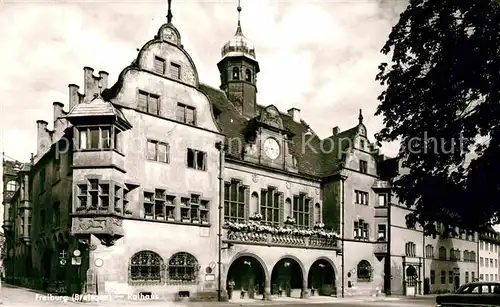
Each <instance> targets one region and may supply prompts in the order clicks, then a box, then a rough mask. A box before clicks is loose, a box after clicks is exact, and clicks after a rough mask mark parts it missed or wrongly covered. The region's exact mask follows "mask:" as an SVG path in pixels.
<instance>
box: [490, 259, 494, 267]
mask: <svg viewBox="0 0 500 307" xmlns="http://www.w3.org/2000/svg"><path fill="white" fill-rule="evenodd" d="M492 267H493V258H490V268H492Z"/></svg>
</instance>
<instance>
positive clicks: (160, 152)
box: [147, 140, 170, 163]
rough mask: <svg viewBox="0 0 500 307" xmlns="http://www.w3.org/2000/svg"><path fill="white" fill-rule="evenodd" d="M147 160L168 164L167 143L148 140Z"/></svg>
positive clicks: (168, 149)
mask: <svg viewBox="0 0 500 307" xmlns="http://www.w3.org/2000/svg"><path fill="white" fill-rule="evenodd" d="M147 144H148V145H147V146H148V153H147V156H148V160H150V161H157V162H163V163H168V160H169V159H168V157H169V151H170V148H169V146H168V144H167V143H162V142H158V141H153V140H148V143H147Z"/></svg>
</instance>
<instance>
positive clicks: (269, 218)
mask: <svg viewBox="0 0 500 307" xmlns="http://www.w3.org/2000/svg"><path fill="white" fill-rule="evenodd" d="M282 196H283V195H282V193H280V192H278V191H277V190H276V189H275V188H273V187H269V188H268V189H267V190H261V192H260V214H262V222H264V223H265V224H267V225H273V226H277V225H279V222H280V201H281V198H282Z"/></svg>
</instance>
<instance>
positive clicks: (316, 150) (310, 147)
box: [199, 83, 358, 177]
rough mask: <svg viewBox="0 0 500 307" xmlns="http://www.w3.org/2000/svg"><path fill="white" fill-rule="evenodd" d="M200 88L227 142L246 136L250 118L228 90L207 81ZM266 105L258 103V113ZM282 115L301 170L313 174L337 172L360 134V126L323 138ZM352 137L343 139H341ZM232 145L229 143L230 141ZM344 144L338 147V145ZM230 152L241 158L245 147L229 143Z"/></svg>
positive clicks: (231, 154)
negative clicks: (229, 97) (229, 96)
mask: <svg viewBox="0 0 500 307" xmlns="http://www.w3.org/2000/svg"><path fill="white" fill-rule="evenodd" d="M199 89H200V90H201V91H202V92H203V93H205V95H207V96H208V98H209V100H210V102H211V103H212V105H213V109H214V113H215V115H216V117H217V123H218V125H219V127H220V128H221V130H222V133H223V134H225V135H226V142H227V141H228V139H229V140H231V139H233V138H240V139H241V140H244V139H245V135H244V134H245V128H246V127H247V125H248V123H249V120H248V119H247V118H245V117H244V116H243V115H242V114H241V113H240V112H239V111H238V110H237V109H236V108H235V107H234V105H233V104H232V103H231V101H229V99H228V98H227V96H226V94H225V93H224V92H223V91H221V90H219V89H215V88H213V87H211V86H208V85H206V84H202V83H200V87H199ZM265 108H266V107H264V106H261V105H258V114H260V113H261V111H262V110H263V109H265ZM279 116H280V117H281V120H282V122H283V128H284V130H287V131H289V132H291V134H292V135H293V136H291V137H290V141H291V142H290V143H289V151H290V153H291V154H292V155H293V156H294V157H295V158H296V159H297V166H298V169H299V173H300V174H303V175H309V176H314V177H323V176H328V175H332V174H335V173H336V172H337V171H338V170H339V169H340V168H341V166H342V165H343V164H344V162H345V161H344V160H343V159H345V157H343V156H342V153H347V152H346V151H347V149H348V147H349V146H350V145H351V144H353V143H354V137H356V134H357V131H358V129H357V126H356V127H354V128H352V129H349V130H346V131H344V132H341V133H339V134H337V135H335V136H331V137H329V138H327V139H325V140H321V139H320V138H319V137H318V136H317V135H316V134H315V133H314V132H313V131H312V130H311V128H310V127H309V125H308V124H307V123H306V122H304V121H301V122H300V123H298V122H295V121H294V120H293V118H292V117H291V116H289V115H288V114H283V113H280V114H279ZM344 138H345V139H349V140H346V141H343V142H341V140H342V139H344ZM321 142H326V143H325V144H326V146H325V147H326V149H328V147H327V146H330V144H333V146H334V150H333V151H332V152H322V148H323V147H322V145H321ZM228 145H229V144H228ZM340 146H342V148H341V149H340V150H337V149H338V148H340ZM229 149H230V150H231V152H229V153H228V155H229V156H230V157H231V158H233V159H241V157H242V152H241V150H242V148H239V147H238V146H229Z"/></svg>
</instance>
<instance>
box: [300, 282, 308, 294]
mask: <svg viewBox="0 0 500 307" xmlns="http://www.w3.org/2000/svg"><path fill="white" fill-rule="evenodd" d="M308 297H309V290H308V289H307V279H305V278H304V279H303V280H302V291H301V293H300V298H308Z"/></svg>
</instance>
